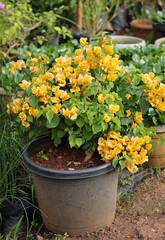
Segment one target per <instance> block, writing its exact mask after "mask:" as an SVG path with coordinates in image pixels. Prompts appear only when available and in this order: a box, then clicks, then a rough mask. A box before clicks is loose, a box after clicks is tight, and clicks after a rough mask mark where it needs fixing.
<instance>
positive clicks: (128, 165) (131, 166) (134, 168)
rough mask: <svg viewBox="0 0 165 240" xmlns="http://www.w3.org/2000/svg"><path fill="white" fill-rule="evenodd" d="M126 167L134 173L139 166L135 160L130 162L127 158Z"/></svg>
mask: <svg viewBox="0 0 165 240" xmlns="http://www.w3.org/2000/svg"><path fill="white" fill-rule="evenodd" d="M125 167H126V168H127V169H128V170H129V171H130V172H132V173H136V172H137V171H138V167H137V166H136V165H135V163H134V162H128V161H127V160H125Z"/></svg>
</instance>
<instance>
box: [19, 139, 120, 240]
mask: <svg viewBox="0 0 165 240" xmlns="http://www.w3.org/2000/svg"><path fill="white" fill-rule="evenodd" d="M48 141H50V138H48V137H43V138H40V139H38V140H36V141H34V142H33V143H31V144H30V146H29V147H28V149H27V150H26V152H25V153H24V164H25V166H26V167H27V168H28V169H30V170H31V171H32V173H33V178H34V184H35V188H36V193H37V198H38V203H39V207H40V210H41V214H42V219H43V222H44V224H45V225H46V227H47V228H48V229H49V230H50V231H52V232H54V233H60V234H62V233H65V232H67V233H68V234H69V235H70V236H78V235H81V234H84V233H85V232H93V231H97V230H99V229H101V228H102V227H105V226H109V225H110V224H111V223H112V221H113V219H114V215H115V208H116V197H117V183H118V169H114V168H113V167H112V165H111V163H105V164H103V165H100V166H98V167H93V168H89V169H84V170H75V171H68V170H67V171H62V170H54V169H47V168H44V167H41V166H38V165H36V164H35V163H33V162H32V161H31V160H30V156H32V155H33V154H34V153H36V148H37V146H39V145H42V144H43V145H44V144H45V143H47V142H48Z"/></svg>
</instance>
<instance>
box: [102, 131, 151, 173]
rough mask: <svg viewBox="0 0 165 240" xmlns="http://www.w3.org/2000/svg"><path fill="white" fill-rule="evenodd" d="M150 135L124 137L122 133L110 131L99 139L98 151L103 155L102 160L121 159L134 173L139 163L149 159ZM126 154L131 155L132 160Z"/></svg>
mask: <svg viewBox="0 0 165 240" xmlns="http://www.w3.org/2000/svg"><path fill="white" fill-rule="evenodd" d="M150 140H151V138H150V137H148V136H145V137H142V138H138V137H132V138H131V139H129V137H128V136H124V137H122V136H121V135H120V133H116V132H113V131H110V132H109V133H108V134H105V135H104V138H103V137H100V138H99V140H98V152H99V154H100V155H101V156H102V160H103V161H105V162H109V161H111V160H113V159H114V158H117V159H121V160H123V161H124V163H125V167H126V168H128V170H129V171H130V172H132V173H134V172H137V170H138V168H137V165H139V164H143V163H144V162H146V161H148V156H147V150H149V149H151V147H152V145H151V144H149V141H150ZM126 156H128V157H131V158H132V161H128V160H127V159H128V158H126Z"/></svg>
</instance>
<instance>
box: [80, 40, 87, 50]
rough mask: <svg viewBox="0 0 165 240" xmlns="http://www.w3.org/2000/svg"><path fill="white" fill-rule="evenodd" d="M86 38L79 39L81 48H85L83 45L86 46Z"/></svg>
mask: <svg viewBox="0 0 165 240" xmlns="http://www.w3.org/2000/svg"><path fill="white" fill-rule="evenodd" d="M87 40H88V39H87V38H80V45H81V47H82V48H83V47H85V45H88V42H87Z"/></svg>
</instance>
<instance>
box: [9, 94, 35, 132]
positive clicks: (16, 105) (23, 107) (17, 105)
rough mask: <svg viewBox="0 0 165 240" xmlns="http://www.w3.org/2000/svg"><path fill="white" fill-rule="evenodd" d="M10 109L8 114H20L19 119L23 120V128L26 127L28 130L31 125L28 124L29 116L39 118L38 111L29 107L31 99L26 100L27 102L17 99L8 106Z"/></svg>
mask: <svg viewBox="0 0 165 240" xmlns="http://www.w3.org/2000/svg"><path fill="white" fill-rule="evenodd" d="M7 107H8V110H7V112H8V114H11V113H15V114H18V113H19V118H20V119H21V122H22V126H25V127H26V128H27V127H29V125H30V124H29V123H28V122H27V116H28V115H31V116H33V117H36V116H37V112H38V110H37V109H35V108H33V107H30V106H29V99H28V98H25V101H24V99H23V98H16V99H14V100H13V102H11V103H10V104H8V105H7Z"/></svg>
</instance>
